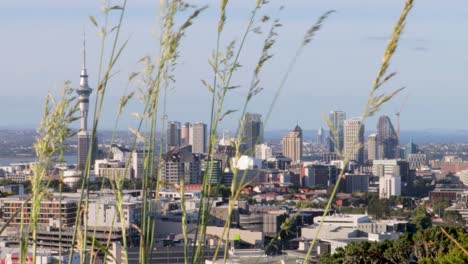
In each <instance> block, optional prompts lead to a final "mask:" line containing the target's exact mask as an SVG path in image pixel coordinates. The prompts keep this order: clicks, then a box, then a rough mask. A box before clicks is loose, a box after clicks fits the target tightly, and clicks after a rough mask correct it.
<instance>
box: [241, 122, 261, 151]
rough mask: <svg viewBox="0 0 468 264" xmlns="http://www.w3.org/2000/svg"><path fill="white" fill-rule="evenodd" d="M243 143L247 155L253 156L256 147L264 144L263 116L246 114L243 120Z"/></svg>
mask: <svg viewBox="0 0 468 264" xmlns="http://www.w3.org/2000/svg"><path fill="white" fill-rule="evenodd" d="M242 126H243V131H242V143H243V144H245V149H246V151H247V153H250V154H251V155H253V153H254V152H255V145H257V144H261V143H263V122H262V115H260V114H252V113H246V114H245V115H244V117H243V118H242Z"/></svg>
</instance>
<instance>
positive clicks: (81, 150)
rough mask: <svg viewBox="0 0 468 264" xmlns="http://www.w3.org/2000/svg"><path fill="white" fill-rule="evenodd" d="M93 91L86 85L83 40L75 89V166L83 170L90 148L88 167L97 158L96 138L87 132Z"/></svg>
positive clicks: (84, 44) (84, 43)
mask: <svg viewBox="0 0 468 264" xmlns="http://www.w3.org/2000/svg"><path fill="white" fill-rule="evenodd" d="M92 91H93V89H91V87H89V85H88V72H87V70H86V42H85V40H83V68H82V69H81V74H80V87H79V88H78V89H76V93H77V94H78V102H79V104H80V131H79V132H78V142H77V150H78V153H77V165H78V168H80V169H84V168H85V167H86V161H87V159H88V153H89V150H90V149H89V148H90V146H92V147H91V161H90V165H91V166H92V165H93V164H94V161H95V160H96V156H97V150H98V149H97V137H94V138H92V132H90V131H88V110H89V96H90V95H91V92H92Z"/></svg>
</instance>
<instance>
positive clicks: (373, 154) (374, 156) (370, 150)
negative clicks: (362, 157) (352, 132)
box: [367, 133, 379, 160]
mask: <svg viewBox="0 0 468 264" xmlns="http://www.w3.org/2000/svg"><path fill="white" fill-rule="evenodd" d="M377 150H378V148H377V134H376V133H372V134H370V135H369V138H368V139H367V159H368V160H378V159H379V155H378V151H377Z"/></svg>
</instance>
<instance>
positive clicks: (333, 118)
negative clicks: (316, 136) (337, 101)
mask: <svg viewBox="0 0 468 264" xmlns="http://www.w3.org/2000/svg"><path fill="white" fill-rule="evenodd" d="M329 119H330V122H331V123H332V124H333V127H334V129H335V131H336V133H333V131H332V130H331V129H330V135H329V144H328V146H329V151H330V152H335V153H340V152H341V151H342V150H343V144H344V128H343V126H344V121H345V119H346V113H345V112H343V111H331V112H330V117H329Z"/></svg>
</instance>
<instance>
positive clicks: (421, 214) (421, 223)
mask: <svg viewBox="0 0 468 264" xmlns="http://www.w3.org/2000/svg"><path fill="white" fill-rule="evenodd" d="M411 222H412V223H413V224H415V225H416V230H423V229H426V228H429V227H431V226H432V220H431V217H430V216H429V215H428V213H427V211H426V207H425V206H424V205H420V206H418V207H416V209H415V210H414V211H413V217H412V218H411Z"/></svg>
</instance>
